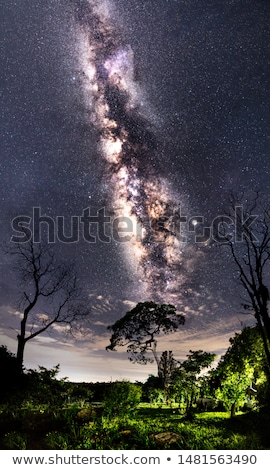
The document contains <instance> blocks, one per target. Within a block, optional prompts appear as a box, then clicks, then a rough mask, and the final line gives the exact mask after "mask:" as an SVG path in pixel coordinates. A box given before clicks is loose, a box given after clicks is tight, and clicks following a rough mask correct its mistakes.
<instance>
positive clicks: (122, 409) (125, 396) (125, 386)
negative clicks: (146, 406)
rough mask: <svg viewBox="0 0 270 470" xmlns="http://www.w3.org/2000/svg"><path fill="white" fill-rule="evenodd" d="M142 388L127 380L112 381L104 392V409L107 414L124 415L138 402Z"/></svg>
mask: <svg viewBox="0 0 270 470" xmlns="http://www.w3.org/2000/svg"><path fill="white" fill-rule="evenodd" d="M141 395H142V389H141V387H140V386H138V385H135V384H133V383H130V382H127V381H121V382H114V383H113V384H112V385H111V387H110V388H109V389H108V390H107V391H106V392H105V396H104V410H105V413H106V415H108V416H115V415H118V416H125V415H127V414H128V413H130V412H131V411H134V410H135V409H136V408H137V406H138V404H139V403H140V400H141Z"/></svg>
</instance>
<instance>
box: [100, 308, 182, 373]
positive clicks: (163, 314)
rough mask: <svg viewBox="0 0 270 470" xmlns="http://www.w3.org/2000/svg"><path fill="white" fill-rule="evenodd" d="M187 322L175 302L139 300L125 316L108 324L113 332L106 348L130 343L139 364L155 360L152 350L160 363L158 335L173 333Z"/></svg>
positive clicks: (133, 357)
mask: <svg viewBox="0 0 270 470" xmlns="http://www.w3.org/2000/svg"><path fill="white" fill-rule="evenodd" d="M184 322H185V318H184V316H183V315H180V314H178V313H177V312H176V308H175V307H174V306H173V305H170V304H156V303H154V302H144V303H138V304H137V305H136V307H135V308H133V309H132V310H131V311H129V312H127V313H126V314H125V315H124V317H123V318H120V320H117V321H116V322H115V323H114V325H112V326H109V329H110V330H112V332H113V333H112V336H111V339H110V345H109V346H107V348H106V349H109V350H112V351H114V350H115V349H116V348H117V347H119V346H127V352H128V353H129V354H130V360H131V361H133V362H138V363H139V364H147V363H148V362H153V360H152V359H151V358H149V357H148V353H149V352H150V353H152V354H153V355H154V359H155V361H156V363H157V366H158V365H159V358H158V356H157V352H156V347H157V340H156V336H158V335H159V334H161V333H163V334H169V333H172V332H174V331H176V330H177V329H178V327H179V326H180V325H183V324H184Z"/></svg>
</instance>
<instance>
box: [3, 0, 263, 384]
mask: <svg viewBox="0 0 270 470" xmlns="http://www.w3.org/2000/svg"><path fill="white" fill-rule="evenodd" d="M0 18H1V29H0V35H1V42H0V47H1V65H0V70H1V79H0V80H1V151H0V155H1V160H0V175H1V196H0V204H1V224H0V237H1V242H2V243H9V240H10V237H11V236H12V234H14V231H13V230H12V226H11V221H12V220H13V219H14V218H15V217H17V216H19V215H24V216H29V217H32V215H33V208H34V207H35V208H40V214H41V215H44V216H45V215H46V216H50V217H51V218H52V219H53V220H56V217H59V216H62V217H64V220H65V227H66V234H67V235H68V234H70V233H71V232H70V230H71V217H72V216H73V217H74V216H77V217H80V216H82V214H83V211H84V210H85V209H87V208H90V209H89V210H91V214H97V211H100V210H103V211H105V213H106V216H110V217H111V220H115V219H117V221H119V220H122V219H121V218H123V217H128V218H129V221H130V223H131V224H132V227H133V228H134V227H137V230H139V235H138V236H137V237H136V236H131V235H130V233H129V236H128V240H127V241H125V242H123V240H121V238H122V237H123V236H125V235H127V233H124V232H121V233H120V236H118V237H117V234H115V231H111V225H110V224H108V225H107V226H106V227H107V228H106V230H107V231H106V234H105V235H106V237H105V238H104V239H103V240H96V241H95V242H89V240H88V241H87V240H85V239H83V236H82V235H83V234H82V230H81V229H80V230H79V236H78V241H76V242H74V243H62V242H61V241H59V240H57V254H58V256H59V259H60V260H61V259H63V260H65V259H70V260H75V262H76V265H77V269H78V272H79V278H80V283H81V285H82V286H83V288H84V289H85V291H86V292H87V294H88V296H89V304H90V305H91V309H92V317H91V326H90V327H89V326H87V327H85V332H84V333H85V335H83V336H78V337H77V338H72V337H68V338H64V335H63V334H62V333H63V331H62V330H61V328H58V329H54V331H53V332H52V334H51V335H44V336H40V337H37V338H36V339H35V340H33V341H31V342H30V343H29V344H28V345H27V346H26V356H25V366H26V367H31V368H33V367H37V365H38V364H40V365H43V366H46V367H53V366H54V365H56V364H57V363H60V366H61V375H65V376H68V377H69V378H70V379H71V380H85V381H97V380H98V381H107V380H111V379H112V380H115V379H118V378H131V379H134V380H136V379H137V380H145V379H146V378H147V376H148V374H149V373H152V372H154V373H155V372H156V371H155V366H154V365H153V366H151V365H150V366H138V365H132V364H130V362H129V361H128V359H127V355H126V353H125V352H124V351H119V352H108V351H106V350H105V347H106V345H108V344H109V338H110V333H109V332H108V330H107V326H108V325H111V324H112V323H114V321H115V320H116V319H118V318H120V317H121V316H122V315H124V313H126V312H127V311H128V310H130V309H131V308H132V307H133V306H135V304H136V303H137V302H139V301H142V302H143V301H146V300H154V301H157V302H170V303H173V304H175V305H176V306H177V308H178V311H179V312H180V313H184V314H185V315H186V323H185V325H184V326H182V327H180V329H179V332H177V333H175V334H173V335H170V336H168V337H165V338H162V339H161V340H160V341H159V343H158V348H159V350H160V351H163V350H166V349H170V350H172V351H173V352H174V355H175V357H176V358H177V359H179V360H181V359H184V358H185V356H186V354H188V352H189V350H190V349H192V350H196V349H203V350H205V351H208V352H215V353H217V354H219V355H220V354H222V353H223V352H224V351H225V349H226V348H227V347H228V344H229V343H228V339H229V338H230V337H231V336H233V334H234V332H235V331H239V330H240V329H241V327H242V326H243V324H252V318H250V317H247V316H244V315H243V314H242V312H241V308H240V304H241V294H242V292H241V290H240V288H239V285H238V283H237V274H236V273H235V268H234V265H233V263H232V260H231V257H230V253H229V250H228V249H227V248H226V247H220V246H217V244H216V243H213V242H212V240H209V241H208V242H206V243H203V244H202V243H201V244H198V243H195V238H194V236H195V232H196V231H197V230H198V232H196V233H201V232H200V231H201V230H202V225H200V227H197V226H194V230H195V232H190V233H188V234H187V240H186V241H185V242H184V241H183V240H182V239H181V240H180V241H179V239H180V238H181V237H180V232H179V211H181V214H182V216H185V217H187V220H189V219H190V218H192V217H203V220H204V223H203V226H205V227H206V226H211V223H212V220H213V219H214V218H215V217H217V216H218V215H220V214H223V212H222V211H224V207H226V200H227V197H228V194H229V192H230V191H238V192H247V191H255V190H260V191H263V193H264V194H265V195H266V197H268V196H269V194H270V178H269V174H270V159H269V136H270V134H269V121H270V119H269V109H270V93H269V90H270V83H269V78H270V72H269V65H270V49H269V47H270V26H269V25H270V4H269V2H268V1H266V0H260V1H259V0H245V1H244V0H223V1H221V0H215V1H214V0H166V1H165V0H162V1H158V0H147V1H145V2H139V1H138V0H110V1H108V2H106V1H103V0H100V1H99V0H96V1H91V0H89V1H88V0H65V1H64V0H46V1H44V0H36V1H35V2H33V1H30V0H23V1H22V0H17V1H15V0H0ZM125 220H126V219H125ZM117 223H118V222H117ZM120 225H121V224H120ZM117 226H118V227H119V225H117ZM187 226H188V224H185V225H183V226H182V225H181V227H184V228H185V229H186V228H187ZM121 227H122V228H123V225H121ZM142 227H143V228H142ZM140 229H141V231H140ZM93 234H95V230H93ZM118 235H119V233H118ZM108 237H109V240H108ZM119 237H120V238H119ZM0 263H1V264H0V266H1V279H0V312H1V323H0V334H1V344H6V345H7V346H8V348H9V349H10V350H11V351H13V352H15V351H16V334H17V333H16V328H18V324H19V321H20V312H19V310H18V303H17V301H18V294H19V286H18V285H17V284H16V282H14V271H13V268H12V265H11V260H10V257H9V256H8V255H6V254H3V255H2V256H1V261H0Z"/></svg>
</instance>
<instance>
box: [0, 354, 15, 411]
mask: <svg viewBox="0 0 270 470" xmlns="http://www.w3.org/2000/svg"><path fill="white" fill-rule="evenodd" d="M16 370H17V360H16V356H15V355H14V354H12V353H11V352H10V351H8V349H7V347H6V346H3V345H2V346H0V376H1V382H2V383H1V388H0V403H4V402H6V401H8V400H9V399H10V396H11V395H13V394H14V393H15V391H16Z"/></svg>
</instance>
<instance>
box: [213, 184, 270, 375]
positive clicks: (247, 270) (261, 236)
mask: <svg viewBox="0 0 270 470" xmlns="http://www.w3.org/2000/svg"><path fill="white" fill-rule="evenodd" d="M230 206H231V210H230V212H229V213H228V216H225V217H224V223H223V224H221V225H220V228H221V230H223V233H221V237H220V241H221V242H223V241H224V243H226V244H227V245H228V246H229V247H230V250H231V253H232V257H233V260H234V263H235V265H236V266H237V270H238V273H239V279H240V282H241V284H242V286H243V287H244V290H245V292H246V294H247V297H248V298H247V300H246V301H245V302H244V303H243V304H242V306H243V307H244V308H245V309H246V310H249V311H252V312H253V313H254V315H255V318H256V320H257V324H258V326H259V329H260V333H261V335H262V338H263V342H264V348H265V352H266V356H267V360H268V364H269V367H270V352H269V345H270V317H269V311H268V301H269V290H268V287H267V284H268V285H269V282H270V278H269V262H270V205H269V203H267V202H266V203H265V202H264V200H263V198H262V197H260V195H259V194H258V193H255V194H254V195H248V196H247V197H245V198H244V197H243V196H242V197H237V196H236V195H235V194H232V195H231V201H230ZM229 225H231V226H232V227H233V230H232V231H231V230H229V229H228V226H229Z"/></svg>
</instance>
